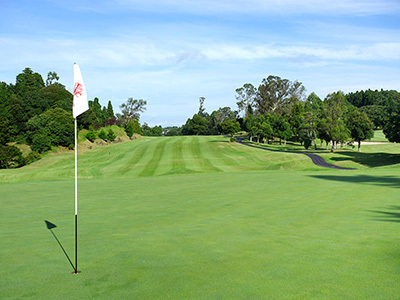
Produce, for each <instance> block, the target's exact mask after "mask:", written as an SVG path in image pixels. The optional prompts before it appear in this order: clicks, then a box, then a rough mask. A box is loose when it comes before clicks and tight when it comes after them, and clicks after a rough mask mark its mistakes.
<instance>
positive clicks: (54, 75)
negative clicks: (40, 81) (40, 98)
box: [46, 72, 60, 86]
mask: <svg viewBox="0 0 400 300" xmlns="http://www.w3.org/2000/svg"><path fill="white" fill-rule="evenodd" d="M59 79H60V77H58V75H57V73H56V72H49V73H47V80H46V86H49V85H52V84H54V81H55V82H57V81H58V80H59Z"/></svg>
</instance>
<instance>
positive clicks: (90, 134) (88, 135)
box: [85, 131, 96, 143]
mask: <svg viewBox="0 0 400 300" xmlns="http://www.w3.org/2000/svg"><path fill="white" fill-rule="evenodd" d="M85 137H86V138H87V139H88V140H89V141H91V142H92V143H93V142H94V140H95V139H96V132H94V131H89V132H88V133H86V135H85Z"/></svg>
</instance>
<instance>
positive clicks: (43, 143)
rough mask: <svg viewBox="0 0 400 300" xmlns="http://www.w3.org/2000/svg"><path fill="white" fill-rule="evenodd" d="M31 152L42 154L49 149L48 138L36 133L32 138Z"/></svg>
mask: <svg viewBox="0 0 400 300" xmlns="http://www.w3.org/2000/svg"><path fill="white" fill-rule="evenodd" d="M31 149H32V151H36V152H39V153H42V152H44V151H47V150H50V149H51V140H50V137H49V136H48V135H46V134H42V133H37V134H35V135H34V136H33V137H32V143H31Z"/></svg>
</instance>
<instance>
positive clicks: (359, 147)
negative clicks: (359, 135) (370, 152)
mask: <svg viewBox="0 0 400 300" xmlns="http://www.w3.org/2000/svg"><path fill="white" fill-rule="evenodd" d="M358 152H361V141H358Z"/></svg>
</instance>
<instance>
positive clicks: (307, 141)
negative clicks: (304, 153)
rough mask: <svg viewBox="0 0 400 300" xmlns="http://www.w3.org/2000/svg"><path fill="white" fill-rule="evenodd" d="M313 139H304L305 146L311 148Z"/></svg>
mask: <svg viewBox="0 0 400 300" xmlns="http://www.w3.org/2000/svg"><path fill="white" fill-rule="evenodd" d="M311 143H312V142H311V140H309V139H307V140H304V148H306V150H308V148H310V146H311Z"/></svg>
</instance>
